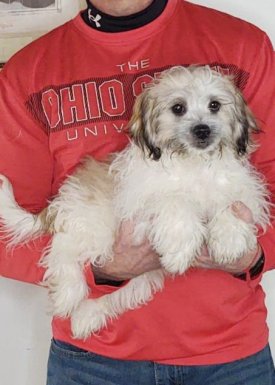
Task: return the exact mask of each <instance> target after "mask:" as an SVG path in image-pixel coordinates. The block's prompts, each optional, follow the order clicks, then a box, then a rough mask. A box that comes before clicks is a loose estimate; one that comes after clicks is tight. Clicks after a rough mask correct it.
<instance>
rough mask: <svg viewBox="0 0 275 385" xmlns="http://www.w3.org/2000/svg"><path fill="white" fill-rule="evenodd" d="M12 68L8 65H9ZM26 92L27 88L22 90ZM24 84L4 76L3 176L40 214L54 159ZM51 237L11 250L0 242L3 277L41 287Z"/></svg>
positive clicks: (0, 89) (0, 116) (0, 105)
mask: <svg viewBox="0 0 275 385" xmlns="http://www.w3.org/2000/svg"><path fill="white" fill-rule="evenodd" d="M7 66H8V64H7ZM22 89H23V87H22ZM20 91H21V88H20V84H15V82H14V81H12V82H11V81H10V80H9V79H8V78H7V76H6V74H5V71H4V70H3V71H2V72H1V73H0V111H1V113H0V173H1V174H4V175H5V176H7V177H8V178H9V180H10V181H11V183H12V185H13V188H14V194H15V198H16V200H17V202H18V203H19V205H20V206H22V207H23V208H25V209H26V210H28V211H30V212H32V213H36V212H39V211H40V210H41V209H42V208H43V207H45V206H46V204H47V200H48V198H49V197H50V196H51V182H52V169H53V165H52V159H51V154H50V152H49V146H48V135H47V133H46V132H45V131H43V129H42V127H40V125H39V123H38V122H36V121H34V119H33V118H32V116H31V115H30V113H29V112H28V110H27V108H26V105H25V101H24V98H23V97H22V95H23V93H21V94H20ZM49 239H50V237H49V236H43V237H41V238H37V239H36V240H34V241H30V242H29V243H27V244H23V245H19V246H18V247H15V248H13V249H11V250H9V249H7V245H6V243H5V242H4V241H1V242H0V275H1V276H4V277H8V278H13V279H16V280H20V281H24V282H30V283H39V282H40V281H41V279H42V277H43V273H44V271H43V269H42V268H41V267H39V265H38V262H39V260H40V258H41V255H42V251H43V249H44V248H45V246H46V245H47V243H48V241H49Z"/></svg>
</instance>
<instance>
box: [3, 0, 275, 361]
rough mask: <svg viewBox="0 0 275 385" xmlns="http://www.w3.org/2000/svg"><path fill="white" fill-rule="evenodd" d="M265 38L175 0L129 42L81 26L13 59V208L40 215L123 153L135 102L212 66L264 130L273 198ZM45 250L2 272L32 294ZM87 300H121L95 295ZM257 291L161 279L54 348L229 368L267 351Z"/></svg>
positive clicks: (198, 277)
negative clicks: (62, 192) (80, 178)
mask: <svg viewBox="0 0 275 385" xmlns="http://www.w3.org/2000/svg"><path fill="white" fill-rule="evenodd" d="M272 57H273V53H272V47H271V44H270V42H269V40H268V38H267V36H266V35H265V34H264V33H263V32H262V31H260V30H259V29H257V28H256V27H254V26H252V25H250V24H248V23H245V22H242V21H240V20H238V19H236V18H232V17H230V16H228V15H225V14H222V13H219V12H217V11H213V10H209V9H207V8H204V7H201V6H197V5H192V4H190V3H188V2H184V1H182V0H170V1H169V2H168V5H167V7H166V9H165V11H164V13H163V14H162V15H161V16H160V17H159V18H158V19H157V20H155V21H154V22H153V23H151V24H150V25H147V26H145V27H142V28H140V29H137V30H133V31H129V32H124V33H113V34H108V33H102V32H99V31H96V30H93V29H91V28H89V27H88V26H86V25H85V24H84V23H83V21H82V19H81V17H80V16H78V17H76V18H75V19H74V20H73V21H71V22H69V23H67V24H65V25H64V26H62V27H60V28H58V29H56V30H54V31H53V32H51V33H49V34H47V35H46V36H44V37H42V38H41V39H39V40H37V41H35V42H34V43H32V44H31V45H30V46H28V47H27V48H25V49H24V50H22V51H21V52H19V53H18V54H16V55H15V56H14V57H13V58H12V59H11V60H10V62H9V64H7V65H6V66H5V68H4V70H3V71H2V73H1V75H0V91H1V98H0V111H1V115H0V122H1V123H0V124H1V140H0V154H1V157H0V172H1V173H4V174H6V175H7V176H8V177H9V178H10V179H11V181H12V183H13V185H14V188H15V195H16V199H17V200H18V202H19V203H20V204H21V205H23V206H24V207H25V208H26V209H27V210H31V211H33V212H36V211H39V210H40V209H41V208H43V207H44V206H45V205H46V201H47V199H49V198H50V197H51V196H52V195H53V194H55V193H56V192H57V191H58V187H59V186H60V184H61V183H62V181H63V180H64V178H65V177H66V175H67V174H68V173H70V172H72V170H73V169H74V168H75V166H76V165H77V163H78V162H79V161H80V159H81V158H82V157H83V156H84V155H86V154H91V155H93V156H94V157H95V158H97V159H103V158H104V157H106V155H107V154H108V153H110V152H114V151H119V150H121V149H122V148H123V147H124V146H125V144H126V142H127V138H126V136H125V134H124V133H123V129H124V128H125V127H126V124H127V120H128V119H129V116H130V114H131V108H132V103H133V100H134V97H135V96H136V95H137V94H138V93H139V92H140V91H141V89H142V86H144V84H145V83H146V82H148V81H150V80H151V79H152V77H153V76H158V73H159V72H160V71H161V70H163V69H164V68H167V67H169V66H172V65H188V64H191V63H192V64H193V63H196V64H211V65H212V66H214V67H215V68H216V69H217V70H219V71H223V72H225V73H231V74H233V75H235V78H236V82H237V84H238V85H239V87H240V88H241V89H242V90H243V91H244V94H245V96H246V98H247V100H248V102H249V104H250V106H251V108H252V109H253V112H254V114H255V115H256V117H257V118H258V121H259V122H260V124H261V128H262V130H263V131H262V133H261V134H259V135H258V136H257V138H256V140H257V141H258V142H259V143H260V144H261V146H260V147H259V149H258V150H257V153H256V154H255V155H254V156H253V161H254V163H255V165H256V166H257V167H258V168H259V169H260V170H261V171H262V172H263V173H264V175H265V176H266V178H267V181H268V183H269V185H270V189H271V191H272V193H274V189H275V162H274V157H275V140H274V134H275V132H274V130H275V109H274V80H275V79H274V63H273V61H272ZM47 241H48V239H47V238H45V239H41V240H36V241H35V242H33V243H30V244H29V245H27V246H24V247H22V248H17V249H16V250H15V251H14V253H13V254H9V255H7V253H6V249H5V245H4V244H2V245H1V248H0V252H1V258H0V272H1V274H2V275H4V276H6V277H11V278H15V279H20V280H24V281H28V282H33V283H34V282H38V281H40V280H41V278H42V275H43V271H42V270H41V269H40V268H39V267H38V266H37V265H36V262H37V261H38V260H39V258H40V255H41V253H40V250H42V249H43V247H44V246H45V244H46V243H47ZM260 242H261V244H262V246H263V248H264V251H265V255H266V269H270V268H273V267H274V266H275V258H274V242H275V236H274V230H273V229H272V228H269V229H268V231H267V233H266V234H265V235H263V236H261V237H260ZM87 279H88V282H89V284H90V286H91V287H92V292H93V295H94V296H99V295H101V294H102V293H104V292H110V291H112V290H116V288H111V287H108V286H100V287H96V285H95V284H94V281H93V277H92V274H91V272H90V271H89V272H87ZM259 281H260V278H259V279H257V280H256V281H251V282H244V281H241V280H238V279H236V278H234V277H232V276H231V275H230V274H228V273H224V272H219V271H204V270H199V269H197V270H196V269H193V270H190V271H189V272H187V273H186V274H185V275H183V276H181V277H176V278H175V279H167V282H166V285H165V289H164V290H163V291H162V292H161V293H158V294H157V295H156V296H155V297H154V299H153V300H152V301H151V302H150V303H149V304H147V305H146V306H143V307H141V308H139V309H136V310H133V311H129V312H126V313H125V314H124V315H122V316H121V317H120V318H119V319H118V320H117V321H114V322H112V323H110V325H109V326H108V328H106V329H104V330H103V331H102V332H101V333H100V334H99V335H98V336H92V337H91V338H89V339H88V340H86V341H77V340H72V339H71V333H70V321H69V320H60V319H55V320H54V321H53V334H54V337H55V338H59V339H61V340H63V341H67V342H71V343H73V344H76V345H78V346H80V347H82V348H84V349H87V350H90V351H93V352H96V353H100V354H103V355H107V356H110V357H114V358H123V359H137V360H140V359H145V360H155V361H158V362H163V363H169V364H210V363H220V362H228V361H232V360H235V359H239V358H242V357H245V356H247V355H249V354H252V353H255V352H256V351H258V350H260V349H261V348H262V347H264V345H265V344H266V343H267V339H268V330H267V326H266V309H265V306H264V293H263V291H262V289H261V286H260V285H259Z"/></svg>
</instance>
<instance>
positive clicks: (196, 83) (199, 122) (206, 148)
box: [130, 66, 257, 160]
mask: <svg viewBox="0 0 275 385" xmlns="http://www.w3.org/2000/svg"><path fill="white" fill-rule="evenodd" d="M130 130H131V134H132V136H133V138H134V140H135V142H136V143H137V144H138V145H139V146H140V147H142V148H143V149H144V151H149V154H150V155H152V156H153V158H154V159H155V160H157V159H159V158H160V156H161V153H162V152H163V151H164V150H168V151H170V152H177V153H189V154H190V153H203V152H211V151H215V150H216V149H220V148H221V147H222V146H228V147H231V148H232V149H233V150H234V151H235V152H236V155H238V156H241V155H243V154H245V153H247V151H248V149H249V147H250V145H251V141H250V132H251V131H252V130H257V126H256V123H255V120H254V119H253V117H252V114H251V113H250V111H249V110H248V108H247V106H246V104H245V101H244V99H243V97H242V96H241V94H240V92H239V91H238V90H237V89H236V87H235V86H234V85H233V83H232V82H231V81H230V80H229V79H228V78H226V77H224V76H221V75H220V74H218V73H217V72H215V71H213V70H211V69H210V68H209V67H207V66H205V67H190V68H184V67H174V68H172V69H170V70H168V71H165V72H164V74H163V76H162V77H161V78H160V79H159V80H157V81H156V82H155V83H154V84H152V85H150V86H149V87H148V88H147V89H146V90H145V91H144V92H143V93H142V94H141V95H140V96H139V97H138V99H137V101H136V103H135V106H134V114H133V117H132V120H131V121H130Z"/></svg>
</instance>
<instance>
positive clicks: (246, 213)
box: [231, 201, 254, 224]
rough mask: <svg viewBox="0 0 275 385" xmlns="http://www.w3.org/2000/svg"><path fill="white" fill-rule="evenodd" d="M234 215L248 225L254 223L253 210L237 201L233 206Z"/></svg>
mask: <svg viewBox="0 0 275 385" xmlns="http://www.w3.org/2000/svg"><path fill="white" fill-rule="evenodd" d="M231 209H232V212H233V214H234V215H235V216H236V217H237V218H239V219H241V220H242V221H244V222H246V223H251V224H252V223H254V219H253V215H252V212H251V210H250V209H249V208H248V207H247V206H246V205H245V204H243V203H242V202H240V201H237V202H234V203H233V204H232V205H231Z"/></svg>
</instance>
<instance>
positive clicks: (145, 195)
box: [0, 66, 269, 338]
mask: <svg viewBox="0 0 275 385" xmlns="http://www.w3.org/2000/svg"><path fill="white" fill-rule="evenodd" d="M257 130H258V129H257V126H256V123H255V120H254V119H253V117H252V115H251V113H250V111H249V109H248V108H247V106H246V104H245V101H244V99H243V97H242V96H241V94H240V92H239V91H238V90H237V88H236V87H235V86H234V84H233V83H232V82H231V80H230V79H229V78H227V77H224V76H222V75H220V74H219V73H217V72H215V71H213V70H211V69H210V68H209V67H207V66H206V67H190V68H184V67H174V68H172V69H170V70H167V71H165V72H164V73H163V75H162V76H161V77H160V78H159V79H157V80H156V81H155V82H154V83H153V84H151V85H150V86H148V87H147V88H146V89H145V90H144V92H143V93H142V94H141V95H140V96H139V97H138V98H137V101H136V103H135V106H134V114H133V117H132V119H131V122H130V134H131V138H132V141H131V143H130V144H129V146H127V148H126V149H125V150H124V151H122V152H121V153H119V154H117V155H116V156H115V159H114V161H113V162H112V164H111V166H109V165H107V164H102V163H98V162H96V161H95V160H93V159H91V158H88V159H87V160H86V161H85V162H84V163H83V165H81V166H80V167H79V168H78V170H77V172H76V173H75V174H74V175H72V176H69V177H68V179H67V180H66V181H65V183H64V184H63V185H62V187H61V188H60V191H59V194H58V196H57V197H55V198H54V199H53V200H52V202H51V203H50V204H49V206H48V207H47V208H46V209H44V210H43V211H42V212H41V213H40V214H38V215H33V214H30V213H28V212H26V211H25V210H23V209H22V208H20V207H19V206H18V205H17V203H16V202H15V200H14V196H13V191H12V187H11V184H10V183H9V181H8V180H7V179H6V178H5V177H4V176H1V180H2V187H1V189H0V215H1V217H2V228H3V231H4V233H5V234H6V236H8V237H9V242H10V244H11V245H12V246H14V245H15V244H17V243H19V242H22V241H26V240H29V239H30V238H33V237H35V236H39V235H40V234H41V233H43V232H50V233H52V234H53V237H52V242H51V244H50V245H49V247H48V248H47V250H46V251H45V255H44V257H43V259H42V263H43V265H44V266H45V267H46V273H45V277H44V281H45V283H46V284H47V286H48V287H49V291H50V297H51V301H52V304H53V312H54V315H56V316H61V317H68V316H71V320H72V332H73V335H74V336H75V337H76V338H87V337H88V336H89V334H90V333H93V332H97V331H98V330H99V329H100V328H102V327H103V326H106V324H107V321H108V319H111V318H114V317H117V316H118V315H119V314H121V313H122V312H124V311H126V310H128V309H132V308H135V307H137V306H139V305H141V304H144V303H145V302H146V301H148V300H150V299H151V298H152V295H153V294H154V292H156V291H157V290H160V289H161V288H162V287H163V284H164V272H167V273H171V274H182V273H183V272H184V271H185V270H186V269H188V268H189V267H190V266H192V264H194V261H195V259H196V256H198V255H199V253H200V250H201V247H202V245H203V244H204V243H206V244H207V246H208V249H209V252H210V254H211V256H212V258H213V259H214V260H215V261H217V262H220V263H227V262H231V261H232V262H233V261H235V260H236V259H238V258H241V257H242V256H243V255H244V254H245V253H246V252H248V251H249V250H251V249H253V248H254V247H255V245H256V237H257V230H256V225H259V226H261V227H263V228H264V227H265V226H266V224H267V223H268V221H269V203H268V199H267V198H268V194H267V190H266V187H265V185H264V183H263V180H262V177H261V176H260V175H259V174H258V173H257V172H256V170H255V169H254V168H253V167H252V166H251V165H250V163H249V161H248V157H249V154H250V152H251V151H252V150H253V145H252V139H251V132H252V131H255V132H256V131H257ZM234 201H242V202H243V203H244V204H245V205H246V206H247V207H248V208H249V209H250V210H251V211H252V214H253V218H254V221H255V225H252V224H248V223H245V222H244V221H242V220H240V219H238V218H237V217H236V216H234V215H233V213H232V210H231V204H232V203H233V202H234ZM126 219H130V220H134V221H135V223H136V228H135V239H136V242H137V243H138V242H140V241H141V240H142V239H143V238H144V237H147V238H148V239H149V240H150V242H151V244H152V246H153V248H154V249H155V250H156V251H157V252H158V254H159V255H160V256H161V257H160V260H161V264H162V266H163V269H159V270H157V271H153V272H149V273H146V274H143V275H141V276H139V277H137V278H134V279H132V280H130V281H129V283H128V284H127V285H125V286H123V287H121V288H119V289H118V290H116V291H115V292H114V293H112V294H108V295H105V296H102V297H101V298H98V299H88V294H89V289H88V287H87V284H86V282H85V278H84V274H83V268H84V266H85V265H87V264H90V263H91V264H93V265H97V264H104V263H106V261H108V260H109V259H111V258H112V257H113V256H112V247H113V243H114V238H115V234H116V231H117V229H118V227H119V224H120V223H121V221H122V220H126Z"/></svg>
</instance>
